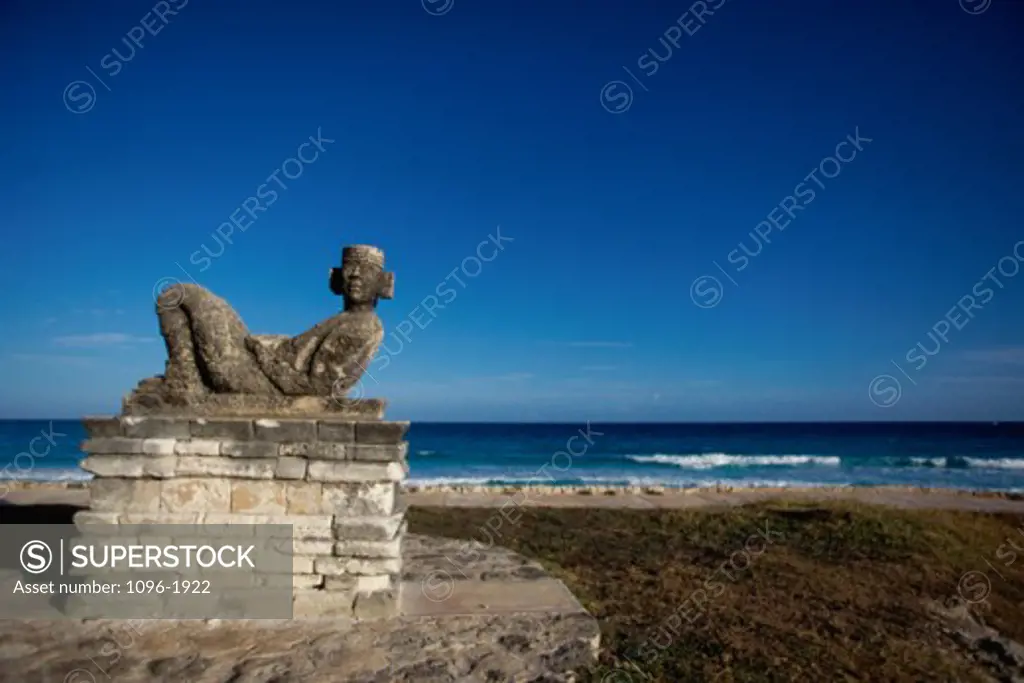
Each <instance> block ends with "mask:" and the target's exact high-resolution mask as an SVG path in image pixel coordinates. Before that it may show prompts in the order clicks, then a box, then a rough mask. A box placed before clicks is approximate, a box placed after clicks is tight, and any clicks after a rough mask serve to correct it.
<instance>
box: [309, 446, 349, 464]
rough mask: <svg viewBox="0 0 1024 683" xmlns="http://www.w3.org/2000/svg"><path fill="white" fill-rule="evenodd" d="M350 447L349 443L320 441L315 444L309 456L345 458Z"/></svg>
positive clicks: (328, 458) (331, 458) (326, 458)
mask: <svg viewBox="0 0 1024 683" xmlns="http://www.w3.org/2000/svg"><path fill="white" fill-rule="evenodd" d="M348 448H350V445H349V444H343V443H330V442H320V443H316V444H313V448H312V449H311V451H310V455H309V457H310V458H316V459H318V460H344V459H345V454H346V452H347V450H346V449H348Z"/></svg>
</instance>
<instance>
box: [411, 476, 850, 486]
mask: <svg viewBox="0 0 1024 683" xmlns="http://www.w3.org/2000/svg"><path fill="white" fill-rule="evenodd" d="M405 485H406V486H418V487H438V488H440V487H458V486H480V487H486V486H536V487H541V488H542V487H544V486H661V487H665V488H715V487H716V486H728V487H734V488H736V487H738V488H812V489H813V488H837V487H846V486H852V484H848V483H842V482H816V481H810V482H808V481H792V480H789V479H685V478H678V479H665V478H659V477H630V476H623V477H615V476H610V477H578V478H576V479H572V480H571V483H558V484H556V483H554V482H552V481H550V480H544V479H537V478H536V477H425V478H416V477H411V478H409V479H408V480H407V481H406V482H405Z"/></svg>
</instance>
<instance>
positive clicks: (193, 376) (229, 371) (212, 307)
mask: <svg viewBox="0 0 1024 683" xmlns="http://www.w3.org/2000/svg"><path fill="white" fill-rule="evenodd" d="M330 288H331V291H332V292H333V293H335V294H337V295H340V296H342V297H343V302H344V310H343V311H342V312H341V313H339V314H337V315H335V316H332V317H330V318H328V319H327V320H324V321H323V322H321V323H319V324H318V325H316V326H314V327H312V328H311V329H309V330H307V331H306V332H303V333H302V334H300V335H298V336H295V337H291V338H289V337H287V336H285V335H253V334H250V333H249V330H248V329H247V328H246V326H245V324H244V323H243V322H242V319H241V318H240V317H239V316H238V314H237V313H236V312H235V311H234V309H232V308H231V306H230V305H229V304H228V303H227V302H226V301H225V300H224V299H222V298H220V297H218V296H216V295H214V294H213V293H212V292H210V291H209V290H207V289H204V288H203V287H200V286H199V285H195V284H180V283H179V284H175V285H173V286H171V287H168V288H167V289H165V290H164V291H163V292H162V293H161V294H160V295H159V296H158V297H157V302H156V309H157V316H158V317H159V319H160V333H161V334H162V335H163V338H164V341H165V343H166V344H167V366H166V369H165V372H164V374H163V376H161V377H155V378H152V379H149V380H145V381H144V382H142V384H140V385H139V387H138V388H137V389H136V391H135V392H134V394H133V395H132V396H131V397H129V398H128V400H127V401H126V403H125V408H126V410H127V411H128V412H153V411H154V410H156V409H158V408H160V407H166V406H199V405H203V404H209V405H214V406H235V407H237V408H239V409H241V408H243V407H244V406H245V405H251V406H252V407H262V408H266V407H268V406H270V407H273V406H275V405H285V404H287V403H288V402H287V401H286V400H283V399H285V398H286V397H317V398H320V399H332V400H334V401H335V402H337V401H338V399H343V398H344V397H345V395H346V394H347V393H348V392H349V391H350V390H351V389H352V387H353V386H355V384H356V383H357V382H358V381H359V379H360V377H361V376H362V374H363V372H365V369H366V366H367V364H368V363H369V362H370V361H371V360H372V359H373V355H374V354H375V353H376V351H377V347H378V346H379V345H380V342H381V340H382V339H383V336H384V329H383V326H382V325H381V322H380V319H379V318H378V317H377V314H376V312H375V310H374V309H375V307H376V305H377V301H378V299H390V298H392V296H394V275H393V274H392V273H388V272H385V271H384V252H382V251H381V250H380V249H377V248H376V247H371V246H366V245H355V246H350V247H346V248H345V249H343V250H342V262H341V267H340V268H332V269H331V271H330ZM231 396H233V397H234V398H228V397H231ZM218 397H223V399H224V400H219V401H218V400H216V399H217V398H218ZM260 397H263V400H260ZM320 404H321V405H323V406H324V407H325V408H326V407H327V405H328V403H327V401H321V402H320ZM303 405H305V406H307V407H308V405H309V402H306V403H305V404H303ZM133 407H134V408H136V410H131V408H133ZM348 407H351V406H348ZM217 412H224V411H217ZM228 412H230V411H228Z"/></svg>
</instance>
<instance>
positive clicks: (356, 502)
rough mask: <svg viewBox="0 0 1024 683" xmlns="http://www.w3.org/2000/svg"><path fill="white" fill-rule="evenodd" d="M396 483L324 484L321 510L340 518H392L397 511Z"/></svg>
mask: <svg viewBox="0 0 1024 683" xmlns="http://www.w3.org/2000/svg"><path fill="white" fill-rule="evenodd" d="M395 489H396V485H395V484H394V483H390V482H389V483H365V484H350V483H343V484H324V487H323V494H322V495H323V503H322V507H321V509H322V510H323V511H324V512H329V513H332V514H335V515H339V516H350V517H372V516H384V517H386V516H390V515H392V514H393V513H394V511H395Z"/></svg>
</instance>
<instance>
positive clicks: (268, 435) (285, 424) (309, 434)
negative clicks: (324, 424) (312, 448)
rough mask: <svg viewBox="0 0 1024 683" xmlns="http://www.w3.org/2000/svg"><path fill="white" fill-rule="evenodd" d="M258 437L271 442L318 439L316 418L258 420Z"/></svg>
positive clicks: (255, 423)
mask: <svg viewBox="0 0 1024 683" xmlns="http://www.w3.org/2000/svg"><path fill="white" fill-rule="evenodd" d="M253 424H254V426H255V428H256V439H257V440H258V441H270V442H276V443H281V442H285V441H288V442H295V441H316V420H271V419H263V420H256V421H255V422H254V423H253Z"/></svg>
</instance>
